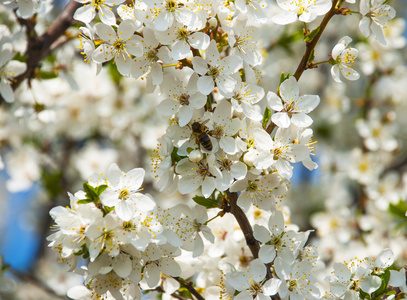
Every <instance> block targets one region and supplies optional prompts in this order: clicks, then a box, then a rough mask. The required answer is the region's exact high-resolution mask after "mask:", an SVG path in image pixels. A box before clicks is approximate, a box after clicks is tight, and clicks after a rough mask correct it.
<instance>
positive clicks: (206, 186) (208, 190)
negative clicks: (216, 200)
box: [202, 177, 216, 198]
mask: <svg viewBox="0 0 407 300" xmlns="http://www.w3.org/2000/svg"><path fill="white" fill-rule="evenodd" d="M215 188H216V180H215V178H213V177H207V178H205V179H204V181H203V182H202V194H203V195H204V196H205V198H208V197H209V196H210V195H211V194H212V192H213V191H214V190H215Z"/></svg>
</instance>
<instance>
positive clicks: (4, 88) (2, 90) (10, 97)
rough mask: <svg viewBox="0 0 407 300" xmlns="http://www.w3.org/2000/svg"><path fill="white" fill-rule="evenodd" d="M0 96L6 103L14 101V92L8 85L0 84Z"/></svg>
mask: <svg viewBox="0 0 407 300" xmlns="http://www.w3.org/2000/svg"><path fill="white" fill-rule="evenodd" d="M0 94H1V96H2V97H3V99H4V100H6V102H8V103H11V102H13V101H14V92H13V89H12V88H11V86H10V85H9V84H6V83H4V82H0Z"/></svg>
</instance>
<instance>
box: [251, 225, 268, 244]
mask: <svg viewBox="0 0 407 300" xmlns="http://www.w3.org/2000/svg"><path fill="white" fill-rule="evenodd" d="M253 235H254V237H255V239H256V240H258V241H259V242H262V243H267V242H268V241H270V238H271V235H270V232H269V231H268V230H267V228H266V227H264V226H262V225H257V224H254V228H253Z"/></svg>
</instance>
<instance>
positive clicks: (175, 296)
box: [155, 286, 186, 300]
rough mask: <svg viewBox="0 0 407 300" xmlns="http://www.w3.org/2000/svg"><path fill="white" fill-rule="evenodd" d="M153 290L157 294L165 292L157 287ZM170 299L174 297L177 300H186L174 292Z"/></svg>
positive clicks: (160, 287)
mask: <svg viewBox="0 0 407 300" xmlns="http://www.w3.org/2000/svg"><path fill="white" fill-rule="evenodd" d="M155 290H156V291H157V292H159V293H165V290H164V288H163V287H162V286H158V287H156V288H155ZM171 296H172V297H174V298H175V299H178V300H186V299H185V298H184V297H182V296H181V295H179V294H178V293H176V292H174V293H172V294H171Z"/></svg>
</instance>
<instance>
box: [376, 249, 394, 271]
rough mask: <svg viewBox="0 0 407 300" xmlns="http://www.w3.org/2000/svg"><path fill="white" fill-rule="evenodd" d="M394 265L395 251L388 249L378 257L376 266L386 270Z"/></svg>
mask: <svg viewBox="0 0 407 300" xmlns="http://www.w3.org/2000/svg"><path fill="white" fill-rule="evenodd" d="M393 263H394V254H393V251H391V249H389V248H387V249H384V250H383V251H382V252H380V254H379V255H378V257H377V258H376V262H375V265H376V266H377V267H378V268H380V269H384V268H388V267H390V266H391V265H392V264H393Z"/></svg>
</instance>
